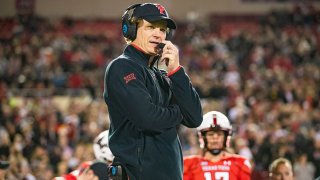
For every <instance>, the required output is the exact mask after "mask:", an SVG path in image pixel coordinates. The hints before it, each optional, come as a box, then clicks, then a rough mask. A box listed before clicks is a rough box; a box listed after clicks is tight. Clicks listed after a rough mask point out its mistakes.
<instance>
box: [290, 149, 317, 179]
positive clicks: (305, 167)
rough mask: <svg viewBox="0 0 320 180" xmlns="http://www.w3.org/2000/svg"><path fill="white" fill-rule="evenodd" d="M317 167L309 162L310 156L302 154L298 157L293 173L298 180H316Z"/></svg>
mask: <svg viewBox="0 0 320 180" xmlns="http://www.w3.org/2000/svg"><path fill="white" fill-rule="evenodd" d="M315 170H316V167H315V166H314V165H313V164H312V163H311V162H310V161H308V155H307V154H306V153H302V154H300V155H298V157H297V160H296V162H295V163H294V165H293V172H294V176H295V179H296V180H313V179H314V178H315Z"/></svg>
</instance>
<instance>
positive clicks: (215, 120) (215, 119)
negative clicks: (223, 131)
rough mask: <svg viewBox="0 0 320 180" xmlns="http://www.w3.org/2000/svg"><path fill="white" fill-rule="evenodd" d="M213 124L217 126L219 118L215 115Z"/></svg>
mask: <svg viewBox="0 0 320 180" xmlns="http://www.w3.org/2000/svg"><path fill="white" fill-rule="evenodd" d="M213 124H214V125H215V126H216V125H217V116H216V115H215V114H214V115H213Z"/></svg>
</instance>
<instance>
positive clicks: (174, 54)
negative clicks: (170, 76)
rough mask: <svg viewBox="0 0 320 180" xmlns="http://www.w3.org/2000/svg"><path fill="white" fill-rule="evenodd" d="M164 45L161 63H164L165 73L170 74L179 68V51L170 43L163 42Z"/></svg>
mask: <svg viewBox="0 0 320 180" xmlns="http://www.w3.org/2000/svg"><path fill="white" fill-rule="evenodd" d="M162 43H164V44H165V46H164V48H163V52H162V56H161V61H166V62H165V63H166V65H167V67H168V69H167V71H168V72H169V73H170V72H172V71H174V70H176V69H177V68H178V67H179V66H180V60H179V49H178V48H177V46H175V45H174V44H172V42H171V41H163V42H162Z"/></svg>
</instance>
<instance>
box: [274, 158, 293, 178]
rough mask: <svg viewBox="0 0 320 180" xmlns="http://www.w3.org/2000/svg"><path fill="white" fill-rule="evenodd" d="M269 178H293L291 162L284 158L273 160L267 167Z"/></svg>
mask: <svg viewBox="0 0 320 180" xmlns="http://www.w3.org/2000/svg"><path fill="white" fill-rule="evenodd" d="M269 177H270V179H271V180H293V179H294V177H293V169H292V164H291V162H290V161H289V160H288V159H286V158H278V159H276V160H274V161H273V162H272V163H271V165H270V167H269Z"/></svg>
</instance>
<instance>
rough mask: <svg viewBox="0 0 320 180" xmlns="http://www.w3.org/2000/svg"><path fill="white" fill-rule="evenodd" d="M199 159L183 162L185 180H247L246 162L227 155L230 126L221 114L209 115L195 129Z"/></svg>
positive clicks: (249, 175)
mask: <svg viewBox="0 0 320 180" xmlns="http://www.w3.org/2000/svg"><path fill="white" fill-rule="evenodd" d="M197 130H198V133H199V141H200V146H201V148H202V155H193V156H187V157H185V158H184V171H183V179H184V180H217V179H219V180H237V179H239V180H249V179H250V177H251V165H250V162H249V160H248V159H246V158H245V157H242V156H240V155H237V154H234V153H231V152H229V151H228V150H227V149H226V148H227V147H229V143H230V139H231V134H232V126H231V124H230V121H229V119H228V118H227V117H226V116H225V115H224V114H222V113H221V112H217V111H211V112H208V113H206V114H205V115H204V116H203V122H202V124H201V125H200V126H199V127H198V128H197Z"/></svg>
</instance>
